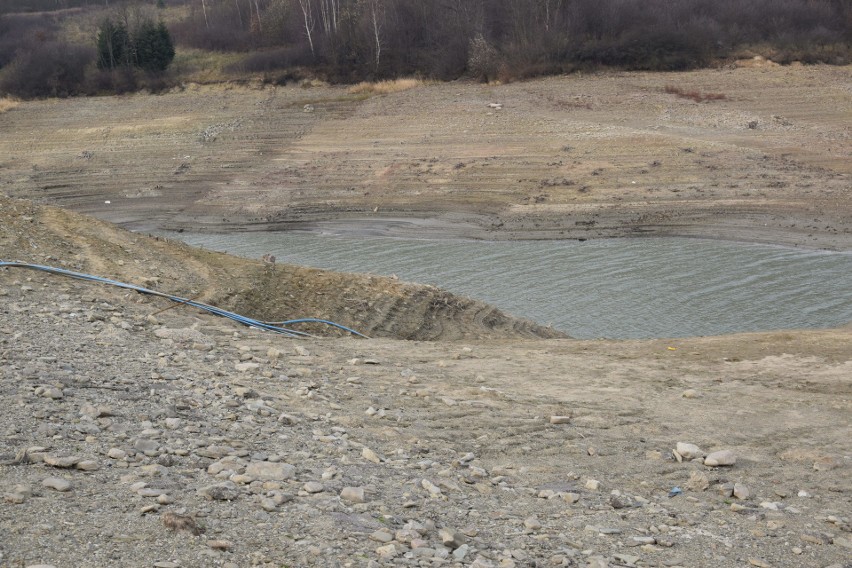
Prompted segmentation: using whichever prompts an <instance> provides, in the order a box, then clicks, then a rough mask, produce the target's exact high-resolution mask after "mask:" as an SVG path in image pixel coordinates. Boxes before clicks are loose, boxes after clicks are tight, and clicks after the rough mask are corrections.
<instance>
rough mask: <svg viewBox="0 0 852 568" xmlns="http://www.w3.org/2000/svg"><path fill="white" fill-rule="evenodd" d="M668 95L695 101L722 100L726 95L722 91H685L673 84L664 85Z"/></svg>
mask: <svg viewBox="0 0 852 568" xmlns="http://www.w3.org/2000/svg"><path fill="white" fill-rule="evenodd" d="M664 90H665V92H667V93H668V94H670V95H677V96H679V97H680V98H682V99H690V100H693V101H695V102H697V103H704V102H709V101H724V100H726V99H727V98H728V97H726V96H725V95H724V94H722V93H701V92H700V91H686V90H684V89H681V88H680V87H675V86H673V85H666V88H665V89H664Z"/></svg>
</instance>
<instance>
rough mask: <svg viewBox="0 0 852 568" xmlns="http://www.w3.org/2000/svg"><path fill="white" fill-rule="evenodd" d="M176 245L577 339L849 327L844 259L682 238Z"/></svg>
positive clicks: (849, 265) (851, 256)
mask: <svg viewBox="0 0 852 568" xmlns="http://www.w3.org/2000/svg"><path fill="white" fill-rule="evenodd" d="M170 236H173V237H174V236H176V237H178V238H180V239H181V240H182V241H184V242H186V243H188V244H191V245H195V246H201V247H204V248H207V249H212V250H217V251H221V252H228V253H231V254H235V255H239V256H244V257H248V258H260V257H261V256H263V255H264V254H272V255H275V256H276V257H277V259H278V262H285V263H291V264H300V265H305V266H312V267H316V268H325V269H330V270H339V271H345V272H361V273H370V274H376V275H387V276H390V275H394V274H395V275H397V276H398V277H399V278H400V279H401V280H404V281H408V282H418V283H422V284H432V285H435V286H439V287H441V288H444V289H446V290H449V291H451V292H454V293H456V294H461V295H465V296H470V297H473V298H476V299H479V300H483V301H485V302H488V303H490V304H492V305H495V306H497V307H499V308H500V309H502V310H503V311H505V312H507V313H509V314H511V315H513V316H517V317H522V318H526V319H530V320H533V321H535V322H538V323H540V324H543V325H548V324H551V325H553V327H555V328H556V329H559V330H561V331H564V332H566V333H568V334H569V335H571V336H573V337H576V338H598V337H607V338H625V339H627V338H652V337H690V336H702V335H721V334H726V333H737V332H747V331H766V330H773V329H790V328H823V327H836V326H840V325H845V324H848V323H849V322H852V253H837V252H825V251H810V250H799V249H794V248H787V247H778V246H769V245H758V244H747V243H734V242H728V241H714V240H701V239H686V238H668V237H659V238H657V237H654V238H641V239H602V240H590V241H586V242H578V241H469V240H444V239H442V240H416V239H403V238H395V237H394V238H390V237H364V236H358V237H357V238H353V237H343V236H339V235H327V234H318V233H304V232H245V233H236V234H206V233H188V232H184V233H181V234H179V235H176V234H170Z"/></svg>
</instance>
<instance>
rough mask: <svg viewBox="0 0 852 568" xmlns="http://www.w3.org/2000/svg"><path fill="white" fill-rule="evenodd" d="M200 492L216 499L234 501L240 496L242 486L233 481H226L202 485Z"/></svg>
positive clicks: (204, 495)
mask: <svg viewBox="0 0 852 568" xmlns="http://www.w3.org/2000/svg"><path fill="white" fill-rule="evenodd" d="M198 494H199V495H201V496H203V497H207V498H208V499H213V500H216V501H233V500H234V499H236V498H237V497H239V495H240V488H239V487H237V484H236V483H234V482H233V481H225V482H223V483H215V484H213V485H208V486H207V487H202V488H201V489H199V490H198Z"/></svg>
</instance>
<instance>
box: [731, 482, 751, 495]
mask: <svg viewBox="0 0 852 568" xmlns="http://www.w3.org/2000/svg"><path fill="white" fill-rule="evenodd" d="M733 493H734V497H736V498H737V499H748V498H749V496H750V495H751V492H750V491H749V490H748V487H746V486H745V485H743V484H742V483H734V492H733Z"/></svg>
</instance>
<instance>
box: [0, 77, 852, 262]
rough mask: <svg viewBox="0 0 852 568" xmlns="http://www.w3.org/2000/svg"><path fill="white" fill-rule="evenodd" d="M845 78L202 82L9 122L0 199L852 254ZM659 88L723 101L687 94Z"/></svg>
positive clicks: (276, 220)
mask: <svg viewBox="0 0 852 568" xmlns="http://www.w3.org/2000/svg"><path fill="white" fill-rule="evenodd" d="M850 76H852V71H850V68H849V67H827V66H815V67H793V66H791V67H777V66H776V67H772V66H763V67H750V68H726V69H719V70H702V71H696V72H689V73H666V74H660V73H631V74H627V73H624V74H602V75H591V76H580V75H572V76H568V77H555V78H549V79H542V80H538V81H532V82H526V83H517V84H510V85H503V86H484V85H478V84H471V83H452V84H441V85H431V86H425V87H421V88H417V89H414V90H411V91H407V92H402V93H396V94H392V95H389V96H382V97H374V98H370V99H367V100H361V99H360V98H359V97H356V96H353V95H349V94H347V92H346V90H345V89H344V88H337V87H317V88H310V89H302V88H298V87H286V88H264V89H246V88H224V87H190V88H188V89H187V90H185V91H183V92H180V93H172V94H167V95H162V96H154V97H152V96H146V95H134V96H128V97H115V98H112V97H106V98H95V99H76V100H68V101H49V102H33V103H24V104H21V105H19V106H18V107H17V108H15V109H13V110H11V111H9V112H7V113H5V114H3V115H0V128H2V131H3V136H2V137H0V156H2V159H0V160H2V161H0V190H2V191H5V192H6V193H8V194H9V195H12V196H17V197H24V198H34V199H37V200H40V201H46V202H52V203H58V204H62V205H64V206H67V207H70V208H72V209H76V210H78V211H83V212H88V213H93V214H95V215H97V216H99V217H101V218H103V219H107V220H109V221H112V222H116V223H118V224H120V225H123V226H128V227H133V228H139V229H151V228H172V229H179V228H185V229H201V230H213V231H217V230H270V229H291V228H308V229H312V228H316V227H317V226H322V227H326V226H328V225H325V224H331V226H333V227H334V228H335V229H337V230H340V229H341V228H343V229H346V230H352V231H355V232H358V231H375V230H380V231H383V232H388V233H392V234H405V235H411V234H417V235H420V236H424V235H425V236H431V235H446V234H451V235H454V236H461V237H471V238H489V239H507V238H508V239H519V238H520V239H527V238H596V237H618V236H642V235H685V236H701V237H710V238H724V239H732V240H743V241H758V242H770V243H779V244H787V245H795V246H804V247H814V248H826V249H831V250H852V221H850V220H852V214H851V213H852V211H850V203H852V200H850V199H849V194H850V191H852V190H850V185H852V180H851V179H850V176H852V165H850V164H852V133H850V127H849V125H850V124H852V93H850V89H849V84H850ZM669 85H671V86H675V87H677V88H679V89H681V90H682V91H684V92H690V91H693V92H698V93H704V94H706V93H717V94H722V95H724V97H725V98H724V99H723V100H714V101H709V102H703V103H696V102H694V101H693V100H690V99H687V98H683V97H679V96H677V95H675V94H670V93H666V92H665V87H666V86H669ZM493 102H498V103H502V105H503V106H502V108H501V109H499V110H498V109H494V108H491V107H490V106H489V103H493ZM306 104H310V105H312V108H313V109H314V110H313V112H304V106H305V105H306ZM107 201H108V202H109V203H106V202H107ZM399 220H410V223H409V222H406V223H401V222H399ZM318 224H319V225H318ZM377 227H378V229H377Z"/></svg>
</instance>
